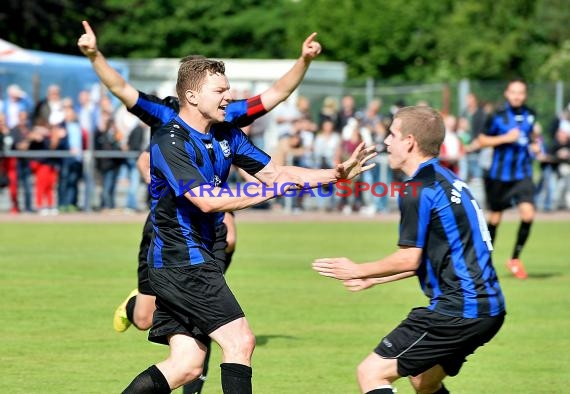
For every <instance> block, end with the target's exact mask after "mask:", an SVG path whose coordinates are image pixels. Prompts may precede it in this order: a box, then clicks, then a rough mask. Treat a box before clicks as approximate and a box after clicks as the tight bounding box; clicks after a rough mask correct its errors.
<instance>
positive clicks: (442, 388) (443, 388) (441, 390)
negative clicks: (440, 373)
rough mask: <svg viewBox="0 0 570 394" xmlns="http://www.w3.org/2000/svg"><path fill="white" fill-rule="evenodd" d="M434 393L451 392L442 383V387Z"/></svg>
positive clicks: (444, 393)
mask: <svg viewBox="0 0 570 394" xmlns="http://www.w3.org/2000/svg"><path fill="white" fill-rule="evenodd" d="M433 394H449V391H447V389H446V388H445V386H444V385H443V383H442V384H441V388H440V389H439V390H437V391H436V392H435V393H433Z"/></svg>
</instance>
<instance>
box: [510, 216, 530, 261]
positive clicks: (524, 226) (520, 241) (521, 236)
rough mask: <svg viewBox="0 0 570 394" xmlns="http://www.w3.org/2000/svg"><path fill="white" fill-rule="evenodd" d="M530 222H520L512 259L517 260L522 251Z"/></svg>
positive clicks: (528, 232)
mask: <svg viewBox="0 0 570 394" xmlns="http://www.w3.org/2000/svg"><path fill="white" fill-rule="evenodd" d="M531 225H532V222H521V224H520V226H519V233H518V235H517V243H516V244H515V249H514V250H513V259H518V258H519V255H520V254H521V251H522V249H523V246H524V244H525V243H526V240H527V239H528V236H529V234H530V226H531Z"/></svg>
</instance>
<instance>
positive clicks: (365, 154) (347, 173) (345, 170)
mask: <svg viewBox="0 0 570 394" xmlns="http://www.w3.org/2000/svg"><path fill="white" fill-rule="evenodd" d="M377 154H378V152H376V148H375V146H374V145H373V146H369V147H368V148H366V147H365V144H364V142H361V143H360V145H358V146H357V147H356V149H355V150H354V152H352V155H351V156H350V157H349V158H348V160H346V161H344V162H342V163H340V164H338V165H337V166H336V169H335V170H336V173H335V177H336V179H337V180H339V179H349V180H350V179H353V178H354V177H356V176H358V175H360V174H362V173H363V172H364V171H368V170H370V169H371V168H374V166H376V163H371V164H368V165H366V162H367V161H368V160H370V159H372V158H374V157H376V155H377Z"/></svg>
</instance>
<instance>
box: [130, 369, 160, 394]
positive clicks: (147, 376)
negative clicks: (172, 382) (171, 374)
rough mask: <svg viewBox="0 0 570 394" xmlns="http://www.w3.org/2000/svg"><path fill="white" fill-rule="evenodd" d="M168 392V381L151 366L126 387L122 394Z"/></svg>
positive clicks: (158, 393) (157, 393)
mask: <svg viewBox="0 0 570 394" xmlns="http://www.w3.org/2000/svg"><path fill="white" fill-rule="evenodd" d="M170 391H171V390H170V386H169V385H168V381H167V380H166V378H165V377H164V375H163V374H162V372H160V370H159V369H158V368H157V367H156V365H151V366H150V367H149V368H148V369H147V370H146V371H143V372H141V373H140V374H139V375H138V376H137V377H136V378H135V379H134V380H133V381H132V382H131V384H129V385H128V387H127V388H126V389H125V390H124V391H123V394H168V393H170Z"/></svg>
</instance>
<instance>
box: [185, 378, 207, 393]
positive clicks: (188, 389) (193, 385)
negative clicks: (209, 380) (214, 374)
mask: <svg viewBox="0 0 570 394" xmlns="http://www.w3.org/2000/svg"><path fill="white" fill-rule="evenodd" d="M205 381H206V376H205V375H201V376H200V377H199V378H198V379H194V380H193V381H191V382H190V383H186V384H185V385H184V387H183V388H182V394H200V393H201V392H202V387H204V382H205Z"/></svg>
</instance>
